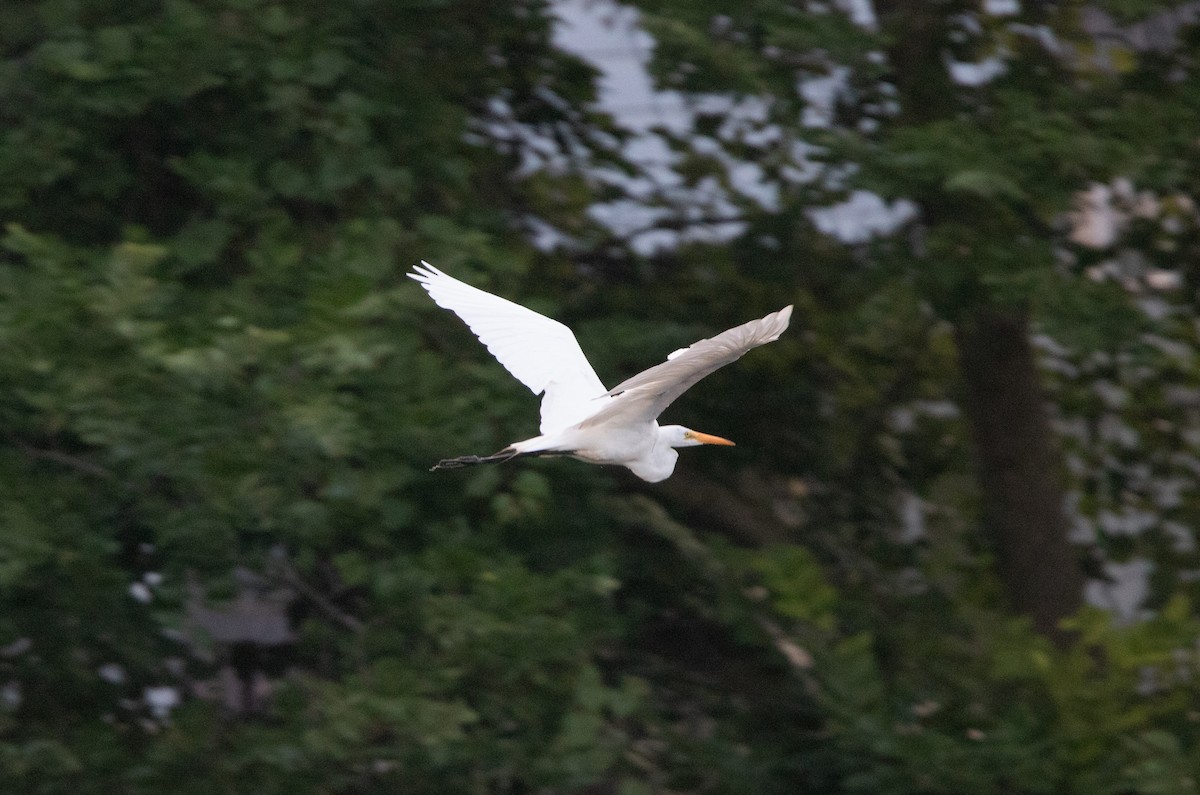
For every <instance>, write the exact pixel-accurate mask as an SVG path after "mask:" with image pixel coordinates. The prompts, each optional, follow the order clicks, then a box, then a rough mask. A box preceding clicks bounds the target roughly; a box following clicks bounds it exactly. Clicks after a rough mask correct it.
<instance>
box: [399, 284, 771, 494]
mask: <svg viewBox="0 0 1200 795" xmlns="http://www.w3.org/2000/svg"><path fill="white" fill-rule="evenodd" d="M413 270H414V273H410V274H409V276H410V277H411V278H413V279H416V280H417V281H418V282H420V283H421V286H422V287H424V288H425V289H426V290H427V291H428V292H429V295H430V297H431V298H433V300H434V302H435V303H436V304H437V305H438V306H440V307H442V308H444V309H449V310H450V311H451V312H453V313H454V314H456V315H458V316H459V317H460V318H462V320H463V321H464V322H465V323H466V324H467V326H468V327H470V329H471V331H472V332H474V333H475V336H477V337H479V340H480V341H481V342H482V343H483V344H484V345H485V346H487V349H488V350H489V351H491V353H492V355H493V356H495V357H496V359H497V360H498V361H499V362H500V364H502V365H504V367H505V369H507V370H508V371H509V372H510V373H512V375H513V376H514V377H515V378H516V379H517V380H518V381H520V382H521V383H523V384H524V385H525V386H527V387H529V389H531V390H532V391H533V393H534V394H535V395H539V394H540V395H542V409H541V418H542V421H541V435H540V436H535V437H533V438H532V439H526V440H524V441H520V442H513V443H512V444H511V445H509V446H508V447H506V448H505V449H503V450H501V451H500V452H499V453H496V454H495V455H490V456H484V457H480V456H462V457H460V458H451V459H447V460H445V461H442V462H440V463H439V464H438V465H437V466H435V467H434V468H435V469H439V468H450V467H458V466H466V465H470V464H481V463H491V462H497V461H506V460H508V459H510V458H514V457H516V456H520V455H569V456H571V457H573V458H577V459H579V460H581V461H588V462H590V463H593V464H617V465H620V466H624V467H628V468H629V469H630V471H632V472H633V474H635V475H637V476H638V477H640V478H642V479H643V480H647V481H650V482H651V483H654V482H657V481H660V480H665V479H666V478H668V477H670V476H671V473H672V472H674V471H675V462H676V460H677V459H678V458H679V453H677V452H676V451H675V448H678V447H692V446H695V445H700V444H722V445H732V444H733V442H731V441H729V440H728V439H722V438H721V437H719V436H710V435H709V434H705V433H699V432H698V431H693V430H691V429H689V428H684V427H682V426H680V425H665V426H660V425H659V424H658V415H659V414H661V413H662V412H663V410H664V409H666V407H667V406H669V405H670V404H671V402H672V401H674V400H675V399H676V398H677V397H679V396H680V395H682V394H683V393H684V392H686V391H687V390H688V389H689V388H690V387H691V386H692V385H693V384H695V383H696V382H697V381H699V380H700V379H701V378H703V377H704V376H706V375H708V374H709V373H711V372H713V371H714V370H716V369H718V368H720V367H722V366H724V365H726V364H729V363H730V362H732V361H735V360H737V359H739V358H740V357H741V356H742V355H743V354H744V353H746V352H747V351H749V350H750V349H752V348H756V347H758V346H759V345H763V344H765V343H768V342H771V341H772V340H775V339H778V338H779V335H780V334H782V333H783V332H784V330H785V329H786V328H787V327H788V322H789V321H790V319H791V316H792V307H791V306H787V307H784V308H783V309H781V310H779V311H778V312H773V313H772V314H769V315H767V316H766V317H764V318H761V319H759V320H752V321H750V322H749V323H744V324H743V325H740V326H737V327H735V328H731V329H729V330H728V331H725V332H723V333H721V334H718V335H717V336H715V337H712V338H711V339H704V340H700V341H699V342H697V343H695V344H693V345H691V346H689V347H687V348H683V349H681V350H678V351H675V352H674V353H672V354H671V355H670V356H668V357H667V361H665V362H663V363H662V364H659V365H656V366H654V367H651V368H650V369H649V370H645V371H643V372H641V373H639V374H638V375H635V376H634V377H632V378H630V379H628V380H626V381H623V382H622V383H620V384H618V385H617V386H616V387H614V388H613V389H605V388H604V384H603V383H602V382H601V381H600V378H599V376H597V375H596V371H595V370H593V369H592V366H591V364H589V363H588V360H587V357H586V356H584V355H583V351H582V350H581V349H580V347H579V343H578V342H576V340H575V335H574V334H572V333H571V330H570V329H569V328H567V327H566V326H564V325H563V324H562V323H559V322H558V321H557V320H551V319H550V318H548V317H546V316H544V315H540V314H538V313H537V312H534V311H533V310H532V309H527V308H526V307H523V306H521V305H520V304H514V303H513V302H512V301H507V300H505V299H503V298H500V297H499V296H496V295H492V294H491V293H487V292H484V291H483V290H480V289H477V288H475V287H472V286H471V285H469V284H466V283H464V282H461V281H459V280H458V279H455V278H454V277H452V276H448V275H446V274H445V273H443V272H442V271H440V270H438V269H437V268H435V267H433V266H432V265H430V264H429V263H427V262H422V263H421V265H419V266H417V267H416V268H414V269H413Z"/></svg>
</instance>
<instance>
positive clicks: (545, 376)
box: [408, 261, 610, 434]
mask: <svg viewBox="0 0 1200 795" xmlns="http://www.w3.org/2000/svg"><path fill="white" fill-rule="evenodd" d="M413 271H414V272H413V273H410V274H408V275H409V277H410V278H413V279H416V280H417V281H418V282H420V283H421V286H422V287H424V288H425V289H426V290H427V291H428V292H429V295H430V297H431V298H433V300H434V303H436V304H437V305H438V306H440V307H442V308H443V309H449V310H450V311H451V312H453V313H454V314H456V315H458V316H459V317H460V318H462V320H463V321H464V322H465V323H466V324H467V326H469V327H470V329H471V331H473V332H474V333H475V336H476V337H479V341H480V342H482V343H483V344H484V345H485V346H487V349H488V350H489V351H490V352H491V354H492V355H493V356H495V357H496V360H497V361H498V362H500V364H502V365H504V369H506V370H508V371H509V372H510V373H512V374H513V377H515V378H516V379H517V380H518V381H520V382H521V383H522V384H524V385H525V386H527V387H529V388H530V390H532V391H533V393H534V394H535V395H543V397H542V412H541V413H542V422H541V431H542V433H543V434H545V433H552V432H554V431H557V430H561V429H563V428H566V427H568V426H570V425H574V424H575V423H577V422H579V421H580V420H582V419H583V418H584V417H587V416H588V415H589V414H591V413H593V412H595V411H596V410H597V409H598V408H600V407H602V406H603V405H604V403H607V402H608V401H609V400H610V398H608V397H605V395H606V390H605V388H604V384H603V383H601V381H600V378H599V377H598V376H597V375H596V371H595V370H593V369H592V366H591V364H589V363H588V360H587V357H586V356H584V355H583V350H581V349H580V347H579V343H578V342H576V340H575V335H574V334H572V333H571V330H570V329H569V328H567V327H566V326H564V325H563V324H562V323H559V322H558V321H557V320H551V319H550V318H548V317H546V316H545V315H539V314H538V313H537V312H534V311H533V310H532V309H526V308H525V307H523V306H521V305H520V304H514V303H513V302H512V301H507V300H505V299H503V298H501V297H499V296H496V295H492V294H491V293H487V292H484V291H483V290H480V289H477V288H475V287H472V286H471V285H469V284H466V283H465V282H460V281H459V280H458V279H455V278H454V277H453V276H448V275H446V274H445V273H443V272H442V271H440V270H438V269H437V268H435V267H433V266H432V265H430V264H429V263H428V262H425V261H422V262H421V264H420V265H418V266H416V267H415V268H413ZM601 401H602V402H601Z"/></svg>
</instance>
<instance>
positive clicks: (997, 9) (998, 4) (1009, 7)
mask: <svg viewBox="0 0 1200 795" xmlns="http://www.w3.org/2000/svg"><path fill="white" fill-rule="evenodd" d="M983 13H985V14H990V15H991V16H993V17H1008V16H1013V15H1014V14H1019V13H1021V3H1020V0H983Z"/></svg>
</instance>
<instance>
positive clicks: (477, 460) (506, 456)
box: [429, 447, 520, 472]
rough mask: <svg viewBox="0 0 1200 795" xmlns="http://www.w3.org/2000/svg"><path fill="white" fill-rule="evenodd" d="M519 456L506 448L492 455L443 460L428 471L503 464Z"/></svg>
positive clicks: (462, 456)
mask: <svg viewBox="0 0 1200 795" xmlns="http://www.w3.org/2000/svg"><path fill="white" fill-rule="evenodd" d="M519 455H520V453H518V452H517V451H516V450H514V449H512V448H511V447H506V448H504V449H503V450H501V451H500V452H498V453H493V454H492V455H484V456H479V455H460V456H458V457H457V458H443V459H442V460H441V461H438V462H437V463H436V464H434V465H433V466H432V467H430V468H429V471H430V472H437V471H438V470H439V469H462V468H463V467H471V466H475V465H476V464H503V463H504V462H505V461H511V460H512V459H514V458H516V457H517V456H519Z"/></svg>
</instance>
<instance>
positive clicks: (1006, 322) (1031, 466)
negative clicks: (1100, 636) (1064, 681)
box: [955, 308, 1083, 645]
mask: <svg viewBox="0 0 1200 795" xmlns="http://www.w3.org/2000/svg"><path fill="white" fill-rule="evenodd" d="M955 337H956V340H957V343H958V356H959V368H960V370H961V373H962V379H963V384H964V392H965V394H964V401H963V407H964V409H965V411H966V414H967V419H968V422H969V424H970V427H971V431H972V434H973V437H974V441H975V448H976V458H977V465H978V468H979V482H980V488H981V490H982V493H983V509H984V523H985V526H986V527H987V529H988V530H989V532H990V533H991V535H992V538H993V540H994V543H995V548H996V553H997V560H998V564H999V572H1000V576H1001V578H1002V579H1003V581H1004V584H1005V586H1006V589H1007V591H1008V595H1009V598H1010V599H1011V600H1012V605H1013V607H1014V608H1015V609H1016V610H1018V611H1019V612H1021V613H1024V614H1025V615H1028V616H1029V617H1030V618H1031V619H1033V625H1034V628H1035V629H1037V630H1038V631H1039V632H1041V633H1043V634H1045V635H1047V636H1049V637H1050V638H1051V639H1052V640H1054V641H1055V642H1056V643H1058V644H1059V645H1063V644H1065V643H1066V642H1068V640H1069V636H1068V634H1067V633H1064V632H1063V631H1062V630H1061V629H1060V628H1059V626H1058V625H1059V621H1060V620H1061V619H1062V618H1063V617H1064V616H1067V615H1070V614H1071V613H1073V612H1075V611H1076V610H1077V609H1078V608H1079V606H1080V604H1081V600H1082V594H1083V573H1082V570H1081V568H1080V565H1079V560H1078V557H1077V556H1076V554H1075V550H1074V548H1073V547H1072V546H1071V544H1070V542H1069V541H1068V540H1067V518H1066V514H1065V512H1064V510H1063V496H1064V494H1063V486H1062V479H1061V478H1062V476H1061V471H1060V468H1059V467H1060V463H1059V457H1058V454H1057V445H1056V444H1055V443H1054V440H1053V433H1052V431H1051V428H1050V422H1049V419H1048V417H1047V415H1046V407H1045V403H1044V400H1043V395H1042V390H1041V381H1040V378H1039V374H1038V370H1037V364H1036V362H1035V360H1034V356H1033V350H1032V348H1031V347H1030V344H1029V323H1028V318H1027V317H1026V315H1025V314H1024V313H1023V312H1020V311H1016V310H1009V311H1005V310H998V309H995V308H985V309H980V310H975V311H974V312H969V313H967V314H965V315H964V316H963V318H962V319H961V320H960V321H959V323H958V324H957V326H956V328H955Z"/></svg>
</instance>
